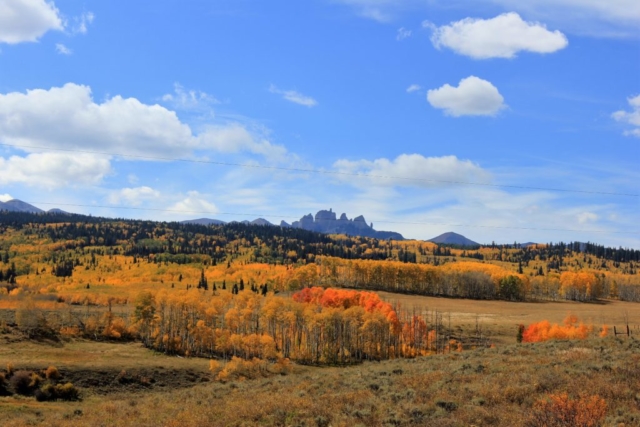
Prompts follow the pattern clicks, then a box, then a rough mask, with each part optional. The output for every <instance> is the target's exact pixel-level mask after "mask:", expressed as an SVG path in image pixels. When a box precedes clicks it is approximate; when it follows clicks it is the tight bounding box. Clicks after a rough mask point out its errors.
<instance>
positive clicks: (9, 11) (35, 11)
mask: <svg viewBox="0 0 640 427" xmlns="http://www.w3.org/2000/svg"><path fill="white" fill-rule="evenodd" d="M50 30H58V31H62V30H64V25H63V21H62V18H61V16H60V11H59V10H58V9H57V8H56V7H55V5H54V4H53V2H50V3H49V2H46V1H45V0H2V1H1V2H0V43H8V44H16V43H22V42H35V41H38V39H39V38H40V37H42V35H43V34H44V33H46V32H47V31H50Z"/></svg>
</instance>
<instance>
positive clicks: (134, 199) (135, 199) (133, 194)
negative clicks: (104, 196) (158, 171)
mask: <svg viewBox="0 0 640 427" xmlns="http://www.w3.org/2000/svg"><path fill="white" fill-rule="evenodd" d="M159 197H160V192H159V191H157V190H154V189H153V188H151V187H147V186H143V187H134V188H123V189H121V190H118V191H115V192H112V193H111V194H110V195H109V203H112V204H119V203H127V204H129V205H133V206H138V205H140V204H141V203H142V202H145V201H149V200H155V199H158V198H159Z"/></svg>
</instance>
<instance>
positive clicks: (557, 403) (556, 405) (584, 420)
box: [530, 393, 607, 427]
mask: <svg viewBox="0 0 640 427" xmlns="http://www.w3.org/2000/svg"><path fill="white" fill-rule="evenodd" d="M606 413H607V403H606V402H605V400H604V399H602V398H601V397H600V396H581V397H580V398H578V399H570V398H569V396H568V395H567V394H566V393H562V394H552V395H550V396H549V399H548V400H542V401H539V402H538V403H536V405H535V408H534V412H533V417H532V418H533V419H532V420H531V422H530V425H532V426H536V427H538V426H539V427H542V426H544V427H554V426H558V427H560V426H575V427H596V426H599V425H601V421H602V420H603V419H604V417H605V415H606Z"/></svg>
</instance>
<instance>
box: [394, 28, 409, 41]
mask: <svg viewBox="0 0 640 427" xmlns="http://www.w3.org/2000/svg"><path fill="white" fill-rule="evenodd" d="M408 37H411V30H407V29H406V28H404V27H400V28H398V34H396V40H398V41H400V40H404V39H406V38H408Z"/></svg>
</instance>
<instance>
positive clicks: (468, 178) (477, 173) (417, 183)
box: [333, 154, 491, 188]
mask: <svg viewBox="0 0 640 427" xmlns="http://www.w3.org/2000/svg"><path fill="white" fill-rule="evenodd" d="M333 167H334V169H335V170H336V171H338V172H341V173H345V174H359V175H366V176H363V177H361V178H357V179H354V177H352V176H348V177H346V178H345V179H346V180H348V181H349V182H353V183H358V182H360V183H362V182H365V183H373V184H376V185H388V186H389V185H390V186H403V187H407V186H410V187H428V188H434V187H443V186H448V185H450V184H451V183H453V182H477V183H487V182H489V181H490V180H491V174H490V173H489V172H488V171H486V170H484V169H483V168H481V167H480V166H479V165H477V164H475V163H473V162H471V161H470V160H460V159H458V158H457V157H456V156H443V157H424V156H422V155H420V154H401V155H400V156H398V157H396V158H395V159H393V160H389V159H386V158H381V159H376V160H373V161H370V160H357V161H352V160H344V159H343V160H338V161H337V162H335V163H334V165H333Z"/></svg>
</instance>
